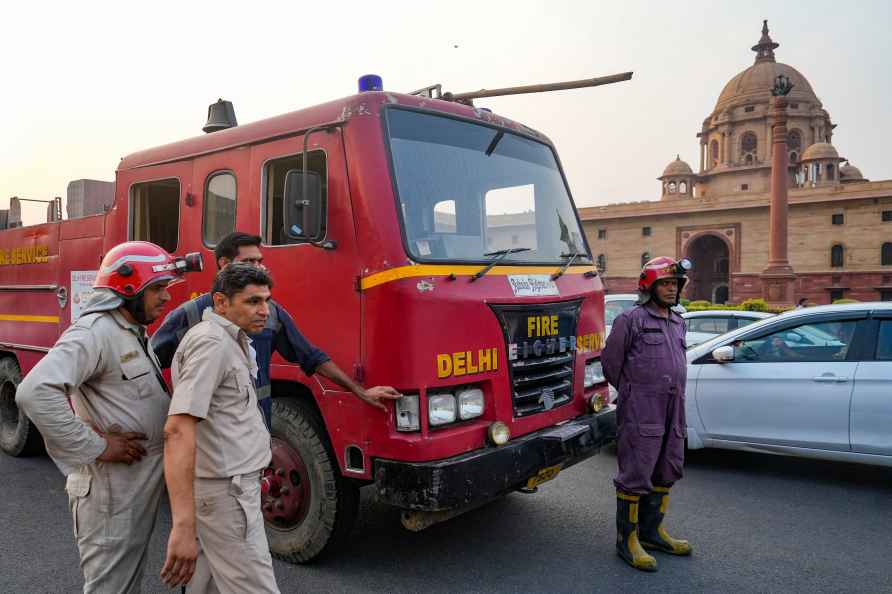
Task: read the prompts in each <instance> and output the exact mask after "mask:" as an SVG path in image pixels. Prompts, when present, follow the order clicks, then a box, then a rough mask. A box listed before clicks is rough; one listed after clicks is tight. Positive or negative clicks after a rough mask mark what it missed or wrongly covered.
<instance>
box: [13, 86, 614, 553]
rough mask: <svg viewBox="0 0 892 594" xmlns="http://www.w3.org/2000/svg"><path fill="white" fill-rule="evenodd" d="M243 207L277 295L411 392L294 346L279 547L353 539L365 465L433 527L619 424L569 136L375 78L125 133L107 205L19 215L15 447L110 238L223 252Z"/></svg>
mask: <svg viewBox="0 0 892 594" xmlns="http://www.w3.org/2000/svg"><path fill="white" fill-rule="evenodd" d="M233 230H240V231H245V232H249V233H256V234H258V235H260V236H261V237H262V239H263V252H264V258H265V261H264V264H265V265H266V266H267V267H268V268H269V269H270V271H271V272H272V275H273V278H274V280H275V282H276V285H275V287H274V289H273V297H274V299H275V300H276V301H278V302H279V303H280V304H281V305H282V306H283V307H285V309H287V310H288V311H289V312H290V314H291V315H292V316H293V318H294V319H295V321H296V323H297V324H298V326H299V327H300V329H301V331H302V332H303V334H304V335H305V336H306V337H307V338H308V339H309V340H311V341H312V342H313V343H315V344H316V345H317V346H319V347H320V348H321V349H322V350H323V351H325V352H326V353H327V354H328V355H329V356H330V357H331V358H332V360H334V361H335V362H336V363H337V364H338V365H339V366H340V367H341V368H342V369H344V370H346V371H347V372H348V373H350V372H352V374H353V375H354V377H355V378H356V380H357V381H359V382H361V383H363V384H364V385H367V386H371V385H392V386H394V387H395V388H397V389H398V390H399V391H400V392H401V393H402V394H404V397H403V398H402V399H401V400H399V401H396V402H395V403H394V404H392V405H391V406H390V407H389V409H388V412H387V413H386V414H385V413H383V412H381V411H379V410H377V409H375V408H373V407H371V406H368V405H366V404H365V403H363V402H362V401H360V400H359V399H357V398H356V397H355V396H353V395H352V394H350V393H348V392H344V391H343V390H342V389H341V388H339V387H338V386H336V385H334V384H332V383H330V382H328V381H327V380H325V379H324V378H321V377H319V376H315V375H314V376H312V377H307V376H306V375H304V374H303V373H302V371H301V370H300V368H298V367H297V366H295V365H291V364H288V363H287V362H285V361H284V360H282V359H281V358H278V355H276V358H275V359H274V360H273V366H272V378H273V383H272V393H273V398H274V401H273V410H274V415H273V425H272V449H273V462H272V464H271V466H270V469H269V470H268V472H267V488H266V490H265V493H264V495H263V498H264V499H263V509H264V514H265V518H266V521H267V529H268V534H269V540H270V546H271V549H272V551H273V552H274V554H275V555H276V556H277V557H279V558H283V559H286V560H291V561H296V562H302V561H307V560H309V559H312V558H314V557H316V556H317V555H319V554H320V553H322V552H324V551H326V550H331V549H332V548H334V547H335V546H336V545H337V544H338V543H339V542H340V541H342V540H343V538H344V537H345V536H346V535H347V533H348V531H349V530H350V528H351V526H352V523H353V519H354V517H355V515H356V513H357V509H358V500H359V496H358V492H359V487H361V486H363V485H373V486H374V489H375V490H376V492H377V496H378V497H379V498H380V500H382V501H384V502H386V503H389V504H392V505H395V506H397V507H399V508H402V509H403V510H404V512H405V513H404V515H403V522H404V524H405V525H406V526H407V527H408V528H410V529H415V530H417V529H421V528H424V527H426V526H428V525H430V524H431V523H433V522H436V521H440V520H442V519H446V518H448V517H451V516H452V515H456V514H457V513H461V512H462V511H466V510H468V509H471V508H473V507H476V506H479V505H481V504H483V503H486V502H488V501H491V500H493V499H494V498H497V497H499V496H501V495H503V494H506V493H509V492H512V491H515V490H522V491H525V492H533V491H535V490H536V489H537V488H538V486H539V484H541V483H542V482H544V481H546V480H549V479H551V478H553V477H554V476H555V475H556V474H557V473H558V472H559V471H561V470H563V469H565V468H567V467H569V466H571V465H573V464H575V463H577V462H579V461H581V460H584V459H585V458H587V457H589V456H591V455H593V454H594V453H596V452H597V451H598V449H599V448H600V447H601V446H603V445H604V444H606V443H608V442H609V441H611V440H612V439H614V436H615V410H614V408H613V407H612V406H610V405H609V404H608V403H607V397H608V396H607V394H608V387H607V384H606V382H605V380H604V377H603V375H602V373H601V371H600V363H599V359H598V357H599V352H600V350H601V347H602V344H603V340H604V288H603V285H602V283H601V280H600V278H599V276H598V274H597V271H596V270H594V266H593V261H592V257H591V252H590V250H589V248H588V245H587V242H586V238H585V234H584V233H583V230H582V226H581V224H580V221H579V218H578V216H577V213H576V209H575V207H574V204H573V200H572V198H571V195H570V191H569V187H568V184H567V181H566V179H565V177H564V174H563V172H562V169H561V165H560V161H559V159H558V156H557V153H556V151H555V149H554V147H553V145H552V143H551V142H550V141H549V140H548V139H547V138H546V137H545V136H544V135H542V134H541V133H539V132H537V131H535V130H532V129H530V128H528V127H526V126H523V125H522V124H519V123H516V122H513V121H511V120H509V119H507V118H503V117H500V116H497V115H494V114H493V113H491V112H489V111H488V110H485V109H479V108H475V107H473V106H469V105H463V104H460V103H456V102H450V101H445V100H440V99H432V98H429V97H423V96H416V95H404V94H397V93H390V92H384V91H372V92H361V93H359V94H357V95H354V96H350V97H347V98H344V99H340V100H337V101H332V102H330V103H326V104H323V105H319V106H316V107H312V108H309V109H304V110H301V111H296V112H293V113H289V114H285V115H281V116H278V117H273V118H270V119H266V120H262V121H258V122H254V123H250V124H246V125H241V126H233V127H229V128H226V129H221V130H218V131H214V132H212V133H209V134H206V135H203V136H199V137H195V138H191V139H188V140H184V141H181V142H176V143H173V144H168V145H164V146H161V147H157V148H152V149H149V150H145V151H142V152H138V153H135V154H132V155H129V156H127V157H126V158H124V159H123V160H122V161H121V162H120V164H119V166H118V169H117V173H116V182H115V191H114V201H113V204H112V205H111V207H110V208H109V210H108V212H107V213H104V214H98V215H93V216H89V217H84V218H77V219H69V220H65V221H56V222H51V223H46V224H40V225H35V226H30V227H20V228H15V229H8V230H4V231H0V356H2V359H0V410H2V425H0V437H2V438H0V445H2V447H3V449H4V450H5V451H6V452H7V453H9V454H12V455H18V454H21V453H24V452H27V451H28V449H29V448H33V446H35V439H36V437H35V431H34V430H33V428H31V427H30V426H29V422H28V419H27V418H25V417H24V416H23V415H22V414H21V413H19V412H18V411H17V410H16V408H15V403H14V394H15V386H16V384H17V383H18V382H19V381H20V378H21V375H22V374H24V373H27V371H28V370H29V369H30V368H31V367H32V366H33V365H34V364H35V362H36V361H37V360H38V359H39V357H40V356H42V354H43V353H45V352H46V351H47V350H48V349H49V348H50V347H51V346H52V344H53V343H54V341H55V340H56V338H57V337H58V336H59V334H60V333H61V332H62V331H64V329H65V328H67V326H68V325H69V324H70V323H71V320H72V319H75V318H76V316H77V314H78V310H79V304H80V302H81V301H82V300H83V299H85V298H86V296H87V293H88V291H89V284H90V282H91V278H92V277H91V274H95V271H96V269H97V268H98V264H99V261H100V259H101V257H102V255H103V254H104V253H105V252H106V251H108V250H109V249H110V248H111V247H113V246H114V245H116V244H118V243H120V242H122V241H126V240H146V241H151V242H154V243H156V244H158V245H160V246H162V247H164V248H165V249H167V250H168V251H170V252H176V253H178V254H182V253H185V252H195V251H198V252H202V253H203V254H204V258H205V262H207V263H210V262H213V248H214V246H215V244H216V242H217V241H219V239H220V238H222V237H223V236H224V235H226V234H227V233H229V232H231V231H233ZM214 268H215V267H214V266H206V270H205V271H204V272H202V273H195V274H191V275H188V277H187V280H186V282H184V283H181V284H179V285H177V286H175V287H173V288H172V290H171V291H172V293H173V296H174V301H173V305H174V306H175V305H178V304H179V303H181V302H183V301H184V300H186V299H188V298H190V296H194V295H196V294H200V293H203V292H205V291H207V290H208V288H209V287H210V286H211V283H212V279H213V274H214ZM557 484H559V481H558V483H557Z"/></svg>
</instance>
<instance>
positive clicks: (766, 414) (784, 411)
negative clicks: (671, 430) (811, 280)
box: [685, 303, 892, 466]
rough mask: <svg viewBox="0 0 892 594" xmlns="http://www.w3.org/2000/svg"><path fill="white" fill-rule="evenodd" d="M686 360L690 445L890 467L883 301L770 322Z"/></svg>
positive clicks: (890, 345) (890, 355)
mask: <svg viewBox="0 0 892 594" xmlns="http://www.w3.org/2000/svg"><path fill="white" fill-rule="evenodd" d="M687 358H688V383H687V390H686V396H687V397H686V399H685V400H686V401H685V412H686V415H687V429H688V447H689V448H692V449H696V448H703V447H714V448H728V449H741V450H749V451H756V452H765V453H771V454H783V455H791V456H802V457H808V458H824V459H828V460H840V461H849V462H860V463H866V464H879V465H883V466H892V303H856V304H849V305H827V306H820V307H812V308H808V309H801V310H797V311H794V312H790V313H786V314H784V315H782V316H774V317H771V318H767V319H764V320H761V321H759V322H756V323H754V324H751V325H749V326H746V327H744V328H738V329H737V330H732V331H731V332H729V333H727V334H723V335H721V336H718V337H716V338H713V339H712V340H709V341H707V342H705V343H703V344H700V345H698V346H695V347H693V348H690V349H688V352H687Z"/></svg>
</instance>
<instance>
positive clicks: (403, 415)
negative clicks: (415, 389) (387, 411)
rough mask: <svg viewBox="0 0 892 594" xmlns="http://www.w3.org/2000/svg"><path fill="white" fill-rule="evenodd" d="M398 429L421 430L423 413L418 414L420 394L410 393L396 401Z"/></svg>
mask: <svg viewBox="0 0 892 594" xmlns="http://www.w3.org/2000/svg"><path fill="white" fill-rule="evenodd" d="M396 430H397V431H420V430H421V415H420V414H418V394H408V395H405V396H403V397H402V398H400V399H399V400H397V401H396Z"/></svg>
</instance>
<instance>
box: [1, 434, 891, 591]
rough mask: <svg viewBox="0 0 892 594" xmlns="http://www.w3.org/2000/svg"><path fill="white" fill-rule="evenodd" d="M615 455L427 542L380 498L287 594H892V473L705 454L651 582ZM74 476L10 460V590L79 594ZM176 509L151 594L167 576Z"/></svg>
mask: <svg viewBox="0 0 892 594" xmlns="http://www.w3.org/2000/svg"><path fill="white" fill-rule="evenodd" d="M614 468H615V456H614V453H613V452H611V451H605V452H602V453H601V454H600V455H598V456H596V457H595V458H593V459H592V460H589V461H587V462H585V463H583V464H581V465H578V466H576V467H574V468H571V469H568V470H566V471H564V472H563V473H562V474H561V475H559V476H558V478H557V479H556V480H555V481H553V482H551V483H548V484H546V485H543V486H542V487H541V488H540V491H539V493H537V494H535V495H523V494H520V493H516V494H512V495H510V496H508V497H506V498H505V499H503V500H501V501H497V502H495V503H492V504H490V505H488V506H486V507H484V508H482V509H479V510H477V511H474V512H471V513H469V514H466V515H464V516H462V517H459V518H456V519H453V520H451V521H450V522H447V523H444V524H440V525H438V526H434V527H432V528H430V529H428V530H427V531H425V532H421V533H418V534H414V533H409V532H406V531H405V530H403V529H402V528H401V527H400V525H399V521H398V518H399V515H398V513H397V512H396V511H395V510H393V509H392V508H389V507H387V506H384V505H381V504H379V503H377V502H376V501H375V499H374V496H373V494H372V493H371V492H369V490H368V489H366V490H365V492H364V494H363V504H362V515H361V517H360V520H359V521H358V523H357V526H356V529H355V530H354V532H353V537H352V539H353V540H352V543H351V544H350V545H348V547H347V548H346V550H343V551H342V552H341V553H340V555H338V556H336V557H334V558H330V559H328V560H325V561H323V562H320V563H317V564H314V565H310V566H293V565H288V564H284V563H280V562H276V564H275V569H276V575H277V578H278V582H279V587H280V588H281V590H282V592H424V593H425V594H431V593H434V592H594V591H603V592H638V593H642V594H644V593H649V592H660V593H661V594H665V593H669V592H710V593H712V592H727V593H733V594H740V593H744V592H784V593H792V592H834V593H836V592H865V593H870V594H876V593H881V592H892V563H890V554H892V540H890V535H892V468H872V467H865V466H856V465H847V464H838V463H829V462H816V461H806V460H796V459H792V458H778V457H772V456H763V455H757V454H749V453H741V452H722V451H706V452H702V451H701V452H694V453H691V454H690V455H689V456H688V461H687V466H686V473H687V475H686V478H685V479H684V480H683V481H682V482H680V483H679V484H678V485H677V486H676V488H675V489H674V491H673V498H672V503H671V505H670V512H669V516H668V521H667V524H668V526H669V528H670V532H673V533H675V534H676V535H677V536H680V537H686V538H689V539H690V540H691V542H692V544H693V545H694V555H693V557H691V558H671V557H667V556H665V555H661V556H659V557H658V561H659V563H660V571H659V572H658V573H655V574H643V573H639V572H637V571H635V570H633V569H631V568H629V567H627V566H625V565H624V564H623V563H622V562H621V561H620V560H619V559H618V558H617V557H616V555H615V554H614V550H613V543H614V537H615V532H614V510H615V504H614V493H613V488H612V483H611V481H610V479H611V476H612V474H613V472H614ZM63 486H64V485H63V479H62V476H61V475H60V474H59V473H58V471H57V470H56V469H55V467H54V466H53V465H52V463H51V462H50V461H49V460H48V459H47V458H32V459H13V458H9V457H7V456H4V455H0V527H2V529H0V592H2V593H11V592H16V593H27V592H78V591H80V588H81V577H80V572H79V568H78V557H77V551H76V548H75V545H74V540H73V537H72V532H71V522H70V518H69V515H68V509H67V498H66V495H65V493H64V491H63ZM169 523H170V519H169V514H168V513H167V510H166V508H165V510H164V513H163V515H162V517H161V518H160V522H159V528H158V529H157V530H156V533H155V535H154V539H153V543H152V550H151V556H150V559H149V568H148V575H147V576H146V578H145V580H144V583H143V592H169V591H170V590H167V589H165V588H164V586H163V585H162V584H161V582H160V581H159V579H158V578H157V573H158V571H159V569H160V567H161V562H162V555H163V550H164V545H165V544H166V539H167V532H168V526H169Z"/></svg>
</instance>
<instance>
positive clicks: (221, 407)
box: [161, 264, 279, 594]
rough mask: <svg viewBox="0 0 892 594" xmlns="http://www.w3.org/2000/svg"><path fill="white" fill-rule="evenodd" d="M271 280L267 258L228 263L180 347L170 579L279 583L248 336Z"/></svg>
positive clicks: (169, 459)
mask: <svg viewBox="0 0 892 594" xmlns="http://www.w3.org/2000/svg"><path fill="white" fill-rule="evenodd" d="M271 287H272V280H271V279H270V277H269V275H268V274H267V273H266V272H265V271H264V270H262V269H260V268H256V267H253V266H251V265H249V264H230V265H229V266H226V267H225V268H223V270H221V271H220V272H219V273H217V278H216V280H215V282H214V287H213V290H212V295H213V300H214V308H213V310H211V309H210V308H208V309H206V310H205V311H204V313H203V315H202V321H201V322H200V323H198V324H196V325H195V326H193V327H192V328H191V329H190V330H189V332H187V333H186V335H185V336H184V337H183V340H182V342H181V343H180V345H179V347H178V348H177V350H176V353H175V354H174V357H173V367H172V378H173V383H174V393H173V397H172V398H171V403H170V411H169V417H168V420H167V424H166V425H165V427H164V434H165V446H164V472H165V478H166V480H167V489H168V492H169V493H170V504H171V511H172V513H173V529H172V531H171V534H170V539H169V540H168V544H167V558H166V560H165V564H164V568H163V569H162V570H161V578H162V579H163V580H164V582H165V583H167V584H168V585H169V586H178V585H184V584H187V583H188V584H189V588H188V591H190V592H223V593H233V594H236V593H241V592H251V593H252V594H260V593H268V592H278V591H279V589H278V587H277V586H276V579H275V575H274V574H273V566H272V559H271V557H270V552H269V544H268V542H267V539H266V531H265V529H264V524H263V515H262V512H261V509H260V472H261V470H262V469H263V468H265V467H266V466H267V464H269V461H270V458H271V452H270V434H269V431H268V430H267V428H266V424H265V423H264V421H263V417H262V415H261V412H260V409H259V408H258V407H257V392H256V389H255V381H256V379H257V363H256V362H255V353H254V349H253V348H252V347H251V339H250V338H248V334H249V333H257V332H260V331H261V330H263V328H264V326H265V325H266V321H267V317H268V316H269V298H270V288H271ZM196 538H197V542H196Z"/></svg>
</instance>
